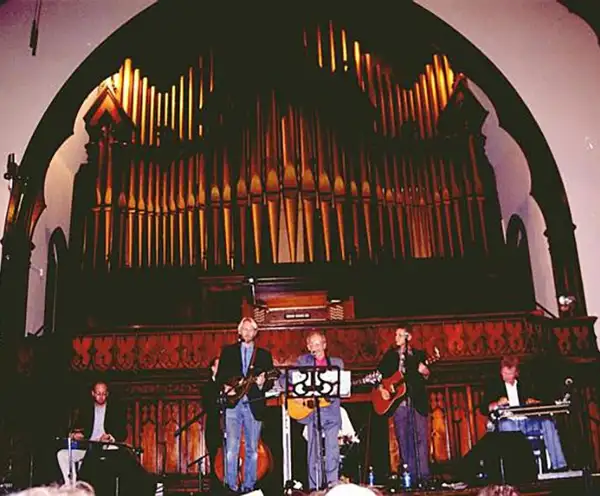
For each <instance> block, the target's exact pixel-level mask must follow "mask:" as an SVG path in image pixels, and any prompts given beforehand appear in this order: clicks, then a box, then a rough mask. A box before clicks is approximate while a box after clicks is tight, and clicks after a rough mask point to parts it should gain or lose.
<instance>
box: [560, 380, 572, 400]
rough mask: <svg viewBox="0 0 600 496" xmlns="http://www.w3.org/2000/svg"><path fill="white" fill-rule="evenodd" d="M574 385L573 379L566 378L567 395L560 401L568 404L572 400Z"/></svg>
mask: <svg viewBox="0 0 600 496" xmlns="http://www.w3.org/2000/svg"><path fill="white" fill-rule="evenodd" d="M572 385H573V378H572V377H566V378H565V394H564V396H563V397H562V399H561V400H560V401H561V402H562V403H567V402H568V401H570V400H571V386H572Z"/></svg>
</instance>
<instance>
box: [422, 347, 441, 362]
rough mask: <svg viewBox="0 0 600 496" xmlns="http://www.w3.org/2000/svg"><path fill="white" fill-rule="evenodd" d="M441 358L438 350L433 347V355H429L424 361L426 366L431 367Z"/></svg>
mask: <svg viewBox="0 0 600 496" xmlns="http://www.w3.org/2000/svg"><path fill="white" fill-rule="evenodd" d="M441 358H442V354H441V353H440V350H439V348H438V347H437V346H434V348H433V355H430V356H428V357H427V360H426V361H425V364H426V365H431V364H433V363H435V362H437V361H438V360H441Z"/></svg>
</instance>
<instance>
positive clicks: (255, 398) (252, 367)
mask: <svg viewBox="0 0 600 496" xmlns="http://www.w3.org/2000/svg"><path fill="white" fill-rule="evenodd" d="M257 333H258V325H257V324H256V322H255V320H254V319H252V318H249V317H244V318H243V319H242V320H241V321H240V323H239V325H238V334H239V342H238V343H237V344H233V345H229V346H225V347H224V348H223V350H222V351H221V357H220V360H219V370H218V372H217V385H218V386H219V388H220V389H222V390H223V391H224V392H225V394H230V395H231V394H232V393H233V391H234V389H233V388H232V387H231V381H232V380H234V379H237V378H242V377H243V378H246V377H254V378H255V379H254V381H253V384H252V385H251V386H250V389H249V390H248V394H246V395H244V396H243V397H242V398H240V399H239V400H238V401H237V402H235V403H234V404H232V405H229V406H228V408H227V411H226V413H225V429H226V434H227V452H226V456H225V460H224V462H225V482H226V484H227V486H228V487H229V488H230V489H231V490H233V491H237V490H238V461H239V452H240V438H241V433H242V429H243V431H244V439H245V457H244V476H243V480H242V484H241V490H242V491H251V490H252V489H254V486H255V485H256V479H257V477H256V470H257V462H258V442H259V439H260V430H261V426H262V422H261V421H262V419H263V416H264V414H265V410H266V400H265V391H266V390H267V389H268V385H266V384H265V382H266V378H265V372H267V371H269V370H271V369H272V368H273V357H272V356H271V353H270V352H269V351H267V350H265V349H263V348H259V347H258V346H256V345H255V342H254V339H255V338H256V335H257Z"/></svg>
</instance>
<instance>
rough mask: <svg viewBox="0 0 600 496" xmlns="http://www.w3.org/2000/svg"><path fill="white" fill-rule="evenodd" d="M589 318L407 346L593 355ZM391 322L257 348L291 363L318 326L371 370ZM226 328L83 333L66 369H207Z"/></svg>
mask: <svg viewBox="0 0 600 496" xmlns="http://www.w3.org/2000/svg"><path fill="white" fill-rule="evenodd" d="M593 320H594V319H585V318H584V319H579V320H575V321H570V322H569V323H568V324H567V323H563V324H562V325H559V323H558V322H556V323H555V321H552V320H548V319H540V318H538V317H531V316H529V315H527V314H506V315H497V316H483V315H482V316H480V317H469V318H465V319H460V320H459V319H456V318H440V319H437V320H428V321H417V322H414V323H413V336H414V338H413V339H414V341H413V343H414V344H415V346H417V347H419V348H422V349H424V350H425V351H426V352H427V353H429V354H432V353H433V352H434V348H436V347H437V348H438V349H439V350H440V352H441V353H442V356H443V357H444V358H443V360H442V362H444V361H445V362H453V361H464V360H481V359H492V358H497V357H500V356H502V355H505V354H516V355H531V354H538V353H549V352H550V353H557V354H559V355H564V356H573V355H577V356H581V357H583V356H588V357H591V356H594V354H595V353H597V348H596V340H595V336H594V333H593V327H592V325H593ZM396 325H397V321H391V320H388V321H385V320H383V321H382V320H379V321H371V320H367V321H353V322H348V323H344V322H340V323H323V324H320V325H319V326H318V327H315V326H310V325H296V326H290V327H287V328H280V327H273V326H267V327H264V328H262V329H261V331H260V333H259V337H258V340H259V343H260V345H261V346H263V347H265V348H268V349H269V350H271V353H272V354H273V357H274V360H275V362H276V363H277V364H278V365H286V364H290V363H292V362H293V361H294V360H295V359H296V357H297V356H298V353H299V350H300V349H301V348H302V347H303V343H304V338H303V334H304V333H306V332H308V331H310V330H312V329H314V328H318V329H321V330H323V332H325V334H326V336H327V341H328V346H329V350H330V351H331V353H332V354H334V355H336V356H340V357H341V358H342V359H343V360H344V362H345V363H346V364H347V366H348V367H350V368H371V367H373V366H375V365H376V364H377V362H378V361H379V359H380V358H381V356H382V354H383V353H384V352H385V350H386V349H387V348H389V346H390V345H391V344H392V342H393V335H394V329H395V326H396ZM236 335H237V334H236V330H235V327H234V326H231V327H230V328H228V329H214V328H213V329H211V327H210V326H203V327H197V328H189V329H185V328H170V329H169V328H163V329H160V328H159V329H156V328H152V329H150V328H143V327H142V328H135V329H122V330H120V331H118V332H116V331H113V332H111V333H110V334H103V333H99V332H98V333H87V334H82V335H79V336H76V337H75V338H73V341H72V343H73V357H72V361H71V366H72V368H73V370H76V371H115V372H138V371H144V370H147V371H155V372H158V371H170V370H197V369H199V368H202V367H207V366H208V362H209V360H210V359H211V358H212V357H213V356H216V355H218V354H219V352H220V350H221V348H222V347H223V346H224V345H225V344H230V343H233V342H235V340H236Z"/></svg>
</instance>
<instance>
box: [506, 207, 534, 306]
mask: <svg viewBox="0 0 600 496" xmlns="http://www.w3.org/2000/svg"><path fill="white" fill-rule="evenodd" d="M506 247H507V248H508V249H509V250H510V252H513V253H514V254H516V256H515V257H514V260H516V261H518V262H517V263H519V264H520V267H519V272H520V273H522V274H523V275H524V277H523V279H522V281H524V283H525V284H527V286H528V287H527V288H521V290H522V291H523V292H524V293H527V294H530V295H531V297H532V298H534V299H535V288H534V285H533V271H532V269H531V257H530V253H529V242H528V239H527V230H526V229H525V224H524V223H523V220H522V219H521V217H519V216H518V215H516V214H513V215H512V216H511V218H510V220H509V221H508V226H507V227H506ZM536 303H537V302H536Z"/></svg>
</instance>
